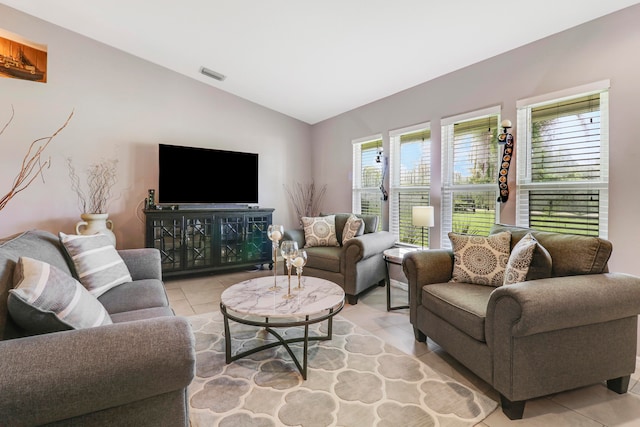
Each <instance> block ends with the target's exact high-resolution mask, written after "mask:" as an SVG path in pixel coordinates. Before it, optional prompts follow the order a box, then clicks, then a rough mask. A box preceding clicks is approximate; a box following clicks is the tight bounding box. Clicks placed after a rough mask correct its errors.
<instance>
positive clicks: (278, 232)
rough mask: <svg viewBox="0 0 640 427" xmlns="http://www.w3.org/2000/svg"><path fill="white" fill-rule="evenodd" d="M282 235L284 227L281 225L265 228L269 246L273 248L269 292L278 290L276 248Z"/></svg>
mask: <svg viewBox="0 0 640 427" xmlns="http://www.w3.org/2000/svg"><path fill="white" fill-rule="evenodd" d="M283 235H284V226H282V225H273V224H272V225H270V226H269V228H267V237H268V238H269V240H271V246H272V247H273V286H272V287H270V288H269V290H270V291H277V290H278V289H280V286H278V283H277V281H278V246H279V245H280V240H282V237H283Z"/></svg>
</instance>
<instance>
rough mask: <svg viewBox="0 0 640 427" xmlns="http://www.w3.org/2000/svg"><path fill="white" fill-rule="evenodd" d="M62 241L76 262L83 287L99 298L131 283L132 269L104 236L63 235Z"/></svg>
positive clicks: (61, 234)
mask: <svg viewBox="0 0 640 427" xmlns="http://www.w3.org/2000/svg"><path fill="white" fill-rule="evenodd" d="M60 241H61V242H62V245H63V246H64V247H65V249H66V250H67V253H68V254H69V256H70V257H71V260H72V261H73V265H74V266H75V269H76V274H77V275H78V279H79V280H80V283H82V285H83V286H84V287H85V288H87V290H88V291H89V292H90V293H91V294H92V295H93V296H95V297H96V298H97V297H99V296H100V295H102V294H104V293H105V292H107V291H108V290H109V289H111V288H115V287H116V286H118V285H121V284H123V283H127V282H131V280H132V279H131V274H130V273H129V269H128V268H127V266H126V265H125V263H124V261H123V260H122V258H121V257H120V255H119V254H118V251H117V250H116V248H115V247H113V243H112V242H111V240H110V239H109V238H108V237H107V236H105V235H104V234H92V235H77V234H64V233H62V232H61V233H60Z"/></svg>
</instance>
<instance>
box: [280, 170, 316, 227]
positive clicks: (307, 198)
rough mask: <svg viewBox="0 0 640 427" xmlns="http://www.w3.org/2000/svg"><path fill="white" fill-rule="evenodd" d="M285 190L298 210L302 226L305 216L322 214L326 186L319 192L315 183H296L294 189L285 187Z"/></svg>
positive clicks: (297, 213)
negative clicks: (321, 203)
mask: <svg viewBox="0 0 640 427" xmlns="http://www.w3.org/2000/svg"><path fill="white" fill-rule="evenodd" d="M284 188H285V190H287V194H288V195H289V200H291V204H292V205H293V207H294V209H295V210H296V215H298V221H300V224H302V217H303V216H317V215H318V214H319V213H320V202H322V198H323V197H324V194H325V193H326V191H327V186H326V184H325V185H323V186H322V187H321V188H320V189H319V190H316V184H315V183H314V182H313V181H312V182H311V183H310V184H301V183H296V185H294V186H293V188H289V187H288V186H287V185H285V186H284Z"/></svg>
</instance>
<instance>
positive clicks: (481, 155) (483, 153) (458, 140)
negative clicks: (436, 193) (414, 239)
mask: <svg viewBox="0 0 640 427" xmlns="http://www.w3.org/2000/svg"><path fill="white" fill-rule="evenodd" d="M499 112H500V108H499V107H492V108H488V109H485V110H482V111H476V112H473V113H469V114H464V115H461V116H456V117H450V118H447V119H443V120H442V239H441V240H442V241H441V247H443V248H450V247H451V242H450V241H449V237H448V235H447V234H448V233H449V232H450V231H453V232H456V233H467V234H479V235H488V234H489V231H490V229H491V227H492V226H493V224H494V223H495V222H497V217H496V215H497V213H496V212H497V211H496V206H497V199H498V195H499V191H498V184H497V179H498V165H499V163H498V160H499V155H500V154H499V147H498V143H497V138H498V121H499Z"/></svg>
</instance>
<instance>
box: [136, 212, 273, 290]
mask: <svg viewBox="0 0 640 427" xmlns="http://www.w3.org/2000/svg"><path fill="white" fill-rule="evenodd" d="M273 211H274V209H265V208H248V207H244V208H239V207H237V205H236V206H234V207H228V208H220V207H218V208H194V207H191V206H190V207H188V208H186V207H185V208H184V209H183V208H178V209H177V210H171V209H168V208H167V207H163V209H148V210H145V211H144V214H145V217H146V225H145V245H146V247H148V248H156V249H158V250H159V251H160V257H161V262H162V275H163V277H165V278H171V277H180V276H188V275H192V274H202V273H209V272H216V271H223V270H228V269H234V268H240V267H246V266H256V265H260V266H264V265H265V264H269V268H273V259H272V248H271V241H270V240H269V238H268V237H267V228H268V227H269V225H271V222H272V216H273Z"/></svg>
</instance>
